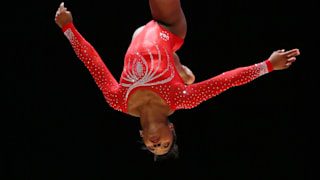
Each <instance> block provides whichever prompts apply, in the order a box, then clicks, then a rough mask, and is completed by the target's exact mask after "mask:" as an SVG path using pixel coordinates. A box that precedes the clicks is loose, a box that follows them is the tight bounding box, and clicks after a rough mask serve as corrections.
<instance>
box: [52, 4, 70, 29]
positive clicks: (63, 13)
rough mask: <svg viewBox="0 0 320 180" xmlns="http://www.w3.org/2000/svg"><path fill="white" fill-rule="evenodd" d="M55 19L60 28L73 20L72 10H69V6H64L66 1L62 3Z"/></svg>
mask: <svg viewBox="0 0 320 180" xmlns="http://www.w3.org/2000/svg"><path fill="white" fill-rule="evenodd" d="M54 20H55V22H56V23H57V25H58V26H59V27H60V28H62V27H63V26H64V25H66V24H68V23H70V22H72V20H73V19H72V15H71V12H70V11H67V8H65V7H64V2H62V3H61V4H60V6H59V8H58V10H57V12H56V17H55V19H54Z"/></svg>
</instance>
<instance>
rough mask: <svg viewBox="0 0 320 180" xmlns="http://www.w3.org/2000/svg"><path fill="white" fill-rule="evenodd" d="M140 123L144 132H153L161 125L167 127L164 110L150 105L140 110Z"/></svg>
mask: <svg viewBox="0 0 320 180" xmlns="http://www.w3.org/2000/svg"><path fill="white" fill-rule="evenodd" d="M140 123H141V127H142V129H143V130H144V131H145V130H155V129H157V128H159V127H160V126H161V125H167V124H168V120H167V113H166V109H163V108H160V107H156V106H152V105H146V106H144V107H143V108H141V109H140Z"/></svg>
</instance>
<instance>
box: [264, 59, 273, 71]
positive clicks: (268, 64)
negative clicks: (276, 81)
mask: <svg viewBox="0 0 320 180" xmlns="http://www.w3.org/2000/svg"><path fill="white" fill-rule="evenodd" d="M264 62H265V63H266V65H267V68H268V72H272V71H273V70H274V69H273V65H272V63H271V61H270V60H269V59H267V60H265V61H264Z"/></svg>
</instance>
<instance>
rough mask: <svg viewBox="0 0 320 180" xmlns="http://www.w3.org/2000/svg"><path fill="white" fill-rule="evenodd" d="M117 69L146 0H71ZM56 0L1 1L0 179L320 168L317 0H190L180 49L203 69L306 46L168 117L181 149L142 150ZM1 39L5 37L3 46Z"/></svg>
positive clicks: (292, 175) (210, 175)
mask: <svg viewBox="0 0 320 180" xmlns="http://www.w3.org/2000/svg"><path fill="white" fill-rule="evenodd" d="M64 2H65V6H66V7H67V8H68V10H70V11H71V12H72V15H73V18H74V24H75V26H76V28H77V29H78V30H79V32H80V33H81V34H82V35H83V36H84V37H85V38H86V39H87V40H88V41H89V42H90V43H91V44H92V45H93V46H94V47H95V49H96V50H97V51H98V53H99V54H100V56H101V57H102V59H103V60H104V62H105V64H106V65H107V67H108V68H109V70H110V71H111V72H112V73H113V75H114V76H115V77H116V79H119V78H120V74H121V71H122V66H123V59H124V55H125V53H126V50H127V47H128V45H129V43H130V40H131V36H132V33H133V32H134V30H135V29H136V28H138V27H139V26H141V25H144V24H146V23H147V22H148V21H150V20H151V18H152V17H151V13H150V10H149V4H148V1H146V0H144V1H98V0H91V1H71V0H69V1H67V0H66V1H64ZM59 4H60V1H55V0H50V1H38V2H36V1H11V2H3V4H2V6H3V7H2V11H1V14H2V15H1V17H2V18H1V37H2V38H1V39H2V43H3V45H2V48H1V51H2V53H1V54H2V58H1V92H2V93H1V96H2V97H1V105H2V106H1V120H0V127H1V134H0V135H1V136H0V137H1V147H0V149H1V150H0V152H1V154H0V175H1V176H0V177H1V179H59V180H60V179H124V178H127V177H130V179H137V178H139V179H182V178H190V179H228V180H229V179H230V180H234V179H255V180H257V179H259V180H260V179H277V178H281V179H304V180H308V179H315V174H316V168H315V164H316V163H317V161H316V156H317V153H318V151H317V150H316V143H317V142H318V138H317V137H316V135H317V134H318V132H317V131H318V128H317V121H319V117H318V114H319V113H318V112H317V111H318V107H319V105H318V102H319V96H318V94H317V93H318V92H319V79H318V71H319V70H318V69H319V68H318V67H319V65H318V64H319V55H318V52H319V50H318V49H319V46H318V45H319V42H318V41H317V40H318V39H319V36H318V33H319V31H318V30H317V28H318V27H319V23H318V22H319V20H318V17H319V15H318V12H317V11H318V9H319V7H320V6H319V2H316V1H312V2H308V1H253V0H252V1H250V0H246V1H236V0H229V1H223V0H219V1H209V0H207V1H205V0H199V1H182V7H183V10H184V12H185V15H186V18H187V21H188V35H187V37H186V39H185V43H184V45H183V47H182V48H181V49H180V50H179V51H178V54H179V56H180V59H181V62H182V63H183V64H185V65H187V66H188V67H190V68H191V69H192V71H193V72H194V74H195V75H196V81H197V82H198V81H202V80H206V79H208V78H210V77H213V76H215V75H218V74H220V73H222V72H224V71H227V70H231V69H234V68H237V67H239V66H247V65H251V64H254V63H257V62H261V61H263V60H265V59H267V58H268V57H269V56H270V54H271V53H272V52H273V51H275V50H278V49H286V50H289V49H292V48H299V49H300V52H301V55H300V56H299V57H298V59H297V61H296V62H295V63H294V64H293V66H292V67H291V68H289V69H288V70H284V71H279V72H278V71H277V72H273V73H271V74H268V75H265V76H263V77H261V78H259V79H257V80H255V81H253V82H251V83H249V84H247V85H244V86H241V87H237V88H232V89H230V90H228V91H227V92H225V93H222V94H221V95H219V96H217V97H215V98H213V99H211V100H209V101H206V102H203V103H202V104H201V105H200V106H198V107H197V108H194V109H191V110H179V111H177V112H175V113H174V114H173V115H172V116H171V117H170V119H171V120H172V121H173V123H174V124H175V127H176V132H177V136H178V141H177V143H178V145H179V150H180V158H179V159H177V160H168V161H164V162H159V163H154V162H153V155H152V154H150V153H147V152H145V151H142V150H140V146H141V145H140V144H139V143H137V141H139V140H140V137H139V133H138V130H139V129H140V124H139V119H137V118H133V117H130V116H128V115H126V114H122V113H120V112H118V111H114V110H113V109H112V108H110V107H109V106H108V104H107V103H106V102H105V100H104V98H103V95H102V93H101V92H100V90H99V89H98V87H97V86H96V85H95V83H94V81H93V79H92V77H91V76H90V74H89V72H88V71H87V70H86V68H85V67H84V65H83V64H82V63H81V62H80V60H78V58H77V57H76V55H75V53H74V51H73V49H72V47H71V45H70V44H69V42H68V40H67V39H66V38H65V37H64V35H63V33H62V31H61V29H60V28H59V27H58V26H57V25H56V24H55V22H54V16H55V12H56V10H57V8H58V6H59ZM3 48H4V49H3Z"/></svg>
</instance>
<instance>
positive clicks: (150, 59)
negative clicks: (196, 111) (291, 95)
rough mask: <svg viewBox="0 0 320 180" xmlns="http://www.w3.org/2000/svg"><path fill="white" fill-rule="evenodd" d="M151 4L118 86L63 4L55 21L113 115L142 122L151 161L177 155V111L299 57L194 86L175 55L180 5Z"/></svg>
mask: <svg viewBox="0 0 320 180" xmlns="http://www.w3.org/2000/svg"><path fill="white" fill-rule="evenodd" d="M149 4H150V9H151V13H152V17H153V20H151V21H150V22H148V23H147V24H146V25H145V26H142V27H140V28H138V29H137V30H136V31H135V32H134V34H133V37H132V41H131V44H130V46H129V48H128V50H127V53H126V55H125V59H124V67H123V72H122V74H121V78H120V81H119V83H118V82H117V81H116V79H115V78H114V77H113V76H112V74H111V73H110V71H109V70H108V69H107V67H106V66H105V64H104V63H103V61H102V60H101V58H100V56H99V55H98V53H97V52H96V51H95V49H94V48H93V47H92V46H91V45H90V44H89V43H88V42H87V41H86V40H85V39H84V38H83V37H82V36H81V35H80V33H79V32H78V31H77V30H76V28H75V26H74V24H73V18H72V15H71V12H70V11H67V8H65V7H64V3H61V4H60V7H59V8H58V10H57V13H56V16H55V22H56V23H57V25H58V26H59V27H60V28H62V30H63V32H64V35H65V36H66V37H67V38H68V39H69V41H70V43H71V45H72V47H73V49H74V50H75V52H76V54H77V56H78V57H79V59H80V60H81V61H82V62H83V63H84V64H85V66H86V67H87V68H88V70H89V71H90V73H91V75H92V77H93V78H94V80H95V82H96V84H97V85H98V87H99V88H100V90H101V91H102V93H103V95H104V97H105V99H106V101H107V102H108V104H109V105H110V106H111V107H112V108H114V109H115V110H118V111H121V112H123V113H127V114H129V115H132V116H135V117H140V123H141V127H142V131H140V135H141V137H142V138H143V141H144V144H145V146H146V148H147V149H148V150H149V151H151V152H152V153H153V154H154V156H155V159H156V158H159V157H163V156H168V155H169V154H176V153H177V145H176V144H175V139H176V138H175V131H174V125H173V124H172V123H171V122H170V121H169V120H168V116H170V115H171V114H172V113H174V112H175V111H176V110H178V109H190V108H193V107H195V106H197V105H199V104H200V103H201V102H202V101H205V100H208V99H210V98H212V97H214V96H216V95H217V94H219V93H222V92H223V91H225V90H227V89H229V88H231V87H235V86H240V85H243V84H246V83H248V82H250V81H252V80H254V79H256V78H258V77H260V76H262V75H264V74H267V73H269V72H271V71H273V70H282V69H286V68H288V67H290V66H291V64H292V63H293V62H294V61H295V60H296V56H298V55H299V54H300V53H299V50H298V49H293V50H290V51H285V50H278V51H274V52H273V53H272V54H271V56H270V57H269V58H268V59H267V60H265V61H263V62H260V63H257V64H254V65H251V66H247V67H240V68H237V69H234V70H231V71H227V72H224V73H222V74H220V75H218V76H216V77H213V78H211V79H208V80H206V81H202V82H198V83H193V82H194V81H195V76H194V75H193V73H192V71H191V70H190V69H189V68H188V67H186V66H184V65H182V64H181V63H180V60H179V57H178V55H177V54H176V53H175V52H176V51H177V50H178V49H179V48H180V47H181V46H182V44H183V42H184V38H185V36H186V32H187V23H186V19H185V16H184V13H183V11H182V9H181V6H180V0H149Z"/></svg>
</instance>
